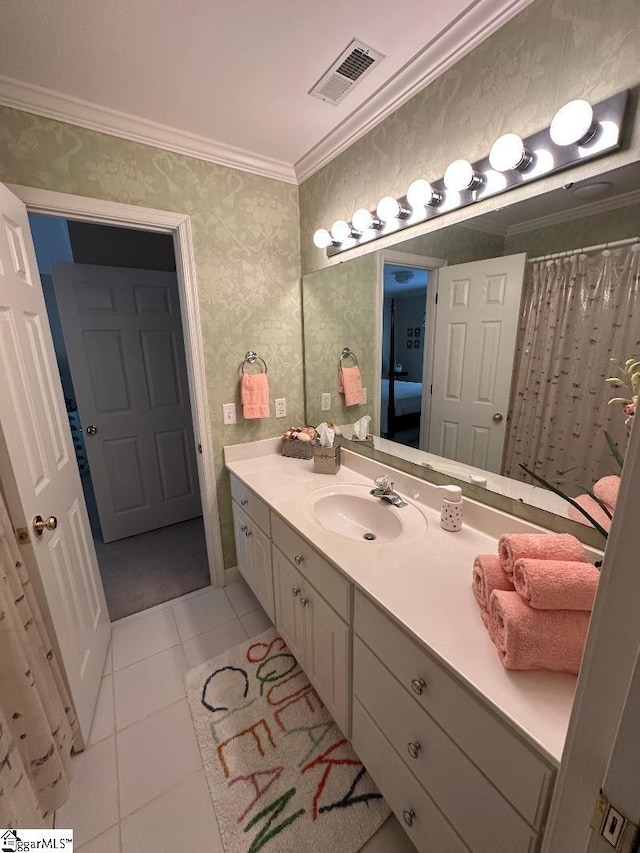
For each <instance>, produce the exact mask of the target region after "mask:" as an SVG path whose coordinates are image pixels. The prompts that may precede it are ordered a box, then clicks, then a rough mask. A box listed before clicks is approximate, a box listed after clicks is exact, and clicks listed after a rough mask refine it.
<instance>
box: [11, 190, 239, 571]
mask: <svg viewBox="0 0 640 853" xmlns="http://www.w3.org/2000/svg"><path fill="white" fill-rule="evenodd" d="M6 186H7V188H8V189H9V190H10V191H11V192H12V193H14V195H16V196H18V198H19V199H20V200H21V201H22V202H23V203H24V204H25V205H26V207H27V212H29V213H43V214H48V215H50V216H61V217H64V218H65V219H77V220H82V221H83V222H92V223H96V224H100V225H115V226H119V227H121V228H137V229H139V230H142V231H155V232H158V233H161V234H170V235H171V236H172V238H173V249H174V253H175V258H176V275H177V278H178V293H179V299H180V315H181V318H182V333H183V336H184V349H185V357H186V362H187V377H188V380H189V399H190V402H191V417H192V421H193V434H194V441H195V444H196V461H197V465H198V479H199V484H200V496H201V499H202V516H203V521H204V531H205V539H206V543H207V557H208V561H209V576H210V578H211V584H212V586H216V587H222V586H224V585H225V571H224V559H223V554H222V536H221V533H220V515H219V513H218V492H217V487H216V474H215V465H214V453H213V444H212V437H211V421H210V418H209V402H208V393H207V381H206V371H205V360H204V350H203V346H202V326H201V322H200V303H199V299H198V282H197V277H196V267H195V257H194V252H193V236H192V232H191V219H190V217H189V216H188V215H187V214H184V213H175V212H173V211H167V210H156V209H154V208H148V207H137V206H135V205H130V204H122V203H120V202H114V201H104V200H102V199H96V198H89V197H85V196H77V195H71V194H67V193H59V192H53V191H51V190H44V189H39V188H37V187H24V186H19V185H14V184H7V185H6ZM198 446H201V447H202V452H201V453H199V452H197V447H198Z"/></svg>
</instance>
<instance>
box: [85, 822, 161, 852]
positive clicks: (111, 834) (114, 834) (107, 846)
mask: <svg viewBox="0 0 640 853" xmlns="http://www.w3.org/2000/svg"><path fill="white" fill-rule="evenodd" d="M74 848H75V844H74ZM75 849H77V848H75ZM143 849H144V848H142V847H141V848H140V850H139V851H138V853H142V851H143ZM78 853H120V826H119V825H116V826H112V827H111V829H108V830H107V831H106V832H103V833H102V835H99V836H98V837H97V838H94V839H93V841H90V842H89V843H88V844H85V845H84V847H81V848H80V849H79V850H78Z"/></svg>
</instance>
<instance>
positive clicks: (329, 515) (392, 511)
mask: <svg viewBox="0 0 640 853" xmlns="http://www.w3.org/2000/svg"><path fill="white" fill-rule="evenodd" d="M303 508H304V510H305V512H306V513H307V515H309V516H310V517H311V518H313V519H314V521H316V522H317V523H318V524H320V525H321V527H324V529H325V530H330V531H331V532H332V533H338V534H339V535H340V536H345V537H346V538H347V539H355V540H358V541H361V542H377V543H380V544H383V543H385V542H392V541H394V540H397V539H400V538H402V539H403V540H404V539H407V538H414V537H415V536H419V535H420V534H421V533H424V531H425V530H426V529H427V519H426V518H425V517H424V515H423V514H422V512H421V511H420V510H419V509H417V507H415V506H413V505H412V504H407V506H404V507H399V508H398V507H394V506H392V505H391V504H389V503H387V502H386V501H383V500H381V499H380V498H376V497H374V496H373V495H371V494H370V488H369V487H367V486H361V485H357V484H351V483H344V484H337V485H335V486H323V487H322V488H320V489H316V490H315V491H313V492H311V494H310V495H308V496H307V497H306V498H305V500H304V503H303Z"/></svg>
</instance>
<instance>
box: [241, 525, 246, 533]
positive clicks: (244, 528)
mask: <svg viewBox="0 0 640 853" xmlns="http://www.w3.org/2000/svg"><path fill="white" fill-rule="evenodd" d="M240 530H242V532H243V533H246V532H247V525H246V524H243V525H242V527H241V528H240Z"/></svg>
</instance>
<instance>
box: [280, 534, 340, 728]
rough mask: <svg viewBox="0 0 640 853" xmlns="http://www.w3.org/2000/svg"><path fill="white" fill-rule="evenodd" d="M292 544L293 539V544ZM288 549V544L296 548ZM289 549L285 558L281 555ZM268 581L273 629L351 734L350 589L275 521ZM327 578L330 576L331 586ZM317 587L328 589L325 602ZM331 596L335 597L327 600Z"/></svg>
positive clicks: (303, 543)
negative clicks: (347, 617) (271, 585)
mask: <svg viewBox="0 0 640 853" xmlns="http://www.w3.org/2000/svg"><path fill="white" fill-rule="evenodd" d="M296 540H298V541H297V542H296ZM296 544H297V546H298V547H297V548H296V547H294V548H293V549H291V545H296ZM283 548H284V549H285V550H288V551H289V552H290V554H289V555H287V554H285V553H284V551H283ZM272 564H273V580H274V593H275V604H276V620H275V621H276V625H277V627H278V630H279V631H280V632H281V634H282V636H283V637H284V639H285V640H286V641H287V644H288V646H289V647H290V649H291V651H292V652H293V653H294V654H295V656H296V658H297V659H298V662H299V663H300V666H302V668H303V669H304V671H305V672H306V674H307V677H308V678H309V681H310V682H311V683H312V684H313V686H314V687H315V688H316V690H317V691H318V694H319V695H320V697H321V698H322V701H323V702H324V703H325V705H326V706H327V709H328V710H329V712H330V713H331V716H332V717H333V718H334V720H335V721H336V723H337V724H338V725H339V726H340V728H341V729H342V731H343V732H344V733H345V734H346V735H347V736H348V735H349V734H350V731H351V703H350V693H351V627H350V625H349V623H348V622H347V621H345V619H343V618H342V616H341V615H340V613H339V610H342V609H343V606H344V609H345V612H346V613H348V611H349V607H348V604H349V602H348V598H347V601H345V600H344V593H345V592H346V595H347V597H348V596H349V594H350V589H349V588H348V587H349V585H348V584H347V589H346V590H344V589H343V582H344V581H343V578H342V577H340V575H338V573H337V572H336V570H335V569H334V568H333V567H332V566H330V565H329V564H328V563H327V562H326V561H325V560H323V559H322V557H320V555H319V554H318V553H317V552H316V551H313V549H310V548H309V546H308V545H307V544H306V543H305V542H304V540H302V539H301V538H300V537H298V536H297V534H296V533H295V532H294V531H293V530H291V528H289V527H288V526H287V525H284V524H283V522H281V521H280V519H277V518H274V519H273V548H272ZM332 575H335V582H333V579H332ZM310 578H313V580H314V581H316V579H318V578H319V579H320V583H319V584H318V586H322V587H323V588H324V589H325V592H326V590H327V589H329V590H330V593H329V600H327V599H326V598H325V597H324V596H323V595H322V594H321V593H320V591H319V590H318V589H317V588H316V585H314V583H312V582H311V580H310ZM332 593H334V595H335V597H334V595H332Z"/></svg>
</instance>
